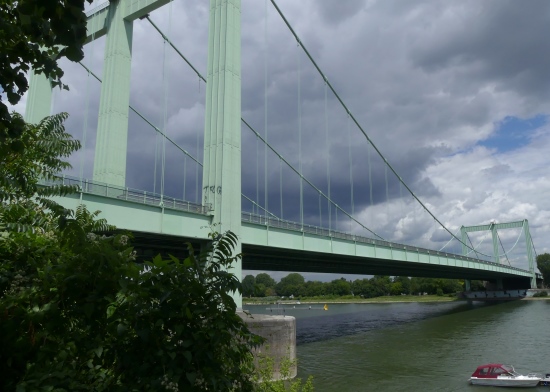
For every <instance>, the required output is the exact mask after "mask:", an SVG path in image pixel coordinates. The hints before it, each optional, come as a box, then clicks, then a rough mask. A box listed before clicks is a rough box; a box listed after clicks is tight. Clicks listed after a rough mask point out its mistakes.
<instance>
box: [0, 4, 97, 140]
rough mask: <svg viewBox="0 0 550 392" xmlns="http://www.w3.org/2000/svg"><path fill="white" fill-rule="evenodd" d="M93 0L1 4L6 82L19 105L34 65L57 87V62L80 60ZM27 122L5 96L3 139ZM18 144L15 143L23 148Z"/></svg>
mask: <svg viewBox="0 0 550 392" xmlns="http://www.w3.org/2000/svg"><path fill="white" fill-rule="evenodd" d="M85 1H87V2H88V3H92V0H71V1H61V0H4V1H2V4H1V5H0V53H2V56H0V86H1V87H2V90H3V91H4V92H5V94H6V96H7V99H8V101H9V102H10V103H11V104H12V105H15V104H16V103H18V102H19V100H20V99H21V97H22V96H23V94H25V92H26V91H27V90H28V87H29V86H28V83H27V78H26V76H25V74H26V73H28V72H29V70H30V68H31V67H32V69H33V70H34V72H36V73H43V74H44V75H45V76H46V77H48V78H49V79H50V80H51V83H52V86H61V87H63V88H67V86H65V85H63V84H62V82H61V77H62V76H63V71H62V70H61V68H59V66H58V65H57V61H58V60H59V59H60V58H62V57H66V58H67V59H69V60H71V61H80V60H82V58H83V57H84V52H83V50H82V46H83V45H84V41H85V40H86V14H85V13H84V3H85ZM23 128H24V121H23V120H22V118H21V117H12V116H11V115H10V114H9V112H8V108H7V106H6V104H5V103H3V102H1V98H0V144H4V143H5V142H6V139H7V138H11V139H14V138H15V139H17V138H18V136H19V135H20V134H21V133H23ZM20 147H21V145H20V144H19V143H16V144H15V145H13V148H16V149H17V148H20Z"/></svg>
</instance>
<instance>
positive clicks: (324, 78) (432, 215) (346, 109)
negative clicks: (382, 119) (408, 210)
mask: <svg viewBox="0 0 550 392" xmlns="http://www.w3.org/2000/svg"><path fill="white" fill-rule="evenodd" d="M270 1H271V3H272V4H273V6H274V7H275V9H276V10H277V12H278V13H279V16H280V17H281V18H282V19H283V21H284V22H285V24H286V26H287V27H288V29H289V30H290V32H291V33H292V35H293V36H294V38H295V39H296V41H297V42H298V44H299V45H300V46H301V48H302V49H303V50H304V53H305V54H306V55H307V57H308V58H309V60H310V61H311V63H312V64H313V66H314V67H315V69H316V70H317V72H318V73H319V74H320V75H321V77H322V78H323V80H324V81H325V82H326V83H327V85H328V87H329V88H330V90H331V91H332V93H333V94H334V96H335V97H336V99H338V101H339V102H340V105H341V106H342V107H343V108H344V110H345V111H346V112H347V113H348V115H349V116H350V117H351V119H352V120H353V122H354V123H355V125H356V126H357V128H358V129H359V130H360V131H361V133H362V134H363V135H364V137H365V138H366V139H367V140H368V141H369V142H370V144H371V145H372V146H373V148H374V150H375V151H376V152H377V153H378V155H379V156H380V158H382V159H383V161H384V163H385V164H386V165H387V166H388V168H389V169H390V170H391V171H392V172H393V174H394V175H395V176H396V177H397V178H398V179H399V181H400V182H401V183H402V184H403V186H404V187H405V188H406V189H407V191H409V193H410V194H411V195H412V196H413V197H414V198H415V199H416V201H417V202H418V203H419V204H420V205H421V206H422V208H423V209H424V210H425V211H426V212H427V213H428V214H430V216H431V217H432V218H433V219H434V220H435V221H436V222H437V223H438V224H439V225H440V226H441V227H442V228H443V229H444V230H445V231H446V232H447V233H449V234H450V235H451V236H453V235H454V234H453V233H452V232H451V231H450V230H449V229H448V228H447V227H446V226H445V225H444V224H443V223H442V222H441V221H440V220H439V219H437V217H436V216H435V215H434V214H433V213H432V212H431V211H430V210H429V209H428V207H426V205H425V204H424V203H423V202H422V201H421V200H420V199H419V198H418V196H416V194H415V193H414V192H413V191H412V189H411V188H409V186H408V185H407V184H406V183H405V182H404V181H403V179H402V178H401V176H400V175H399V174H398V173H397V171H396V170H395V169H394V168H393V166H392V165H390V163H389V162H388V160H387V159H386V158H385V157H384V155H383V154H382V152H381V151H380V150H379V149H378V147H376V145H375V144H374V143H373V142H372V141H371V139H370V137H369V136H368V135H367V133H366V132H365V130H364V129H363V127H362V126H361V124H359V121H358V120H357V119H356V118H355V116H354V115H353V113H351V111H350V110H349V109H348V107H347V106H346V104H345V103H344V101H343V100H342V98H340V96H339V95H338V93H337V92H336V90H335V89H334V87H333V86H332V84H331V83H330V82H329V81H328V79H327V77H326V76H325V74H324V73H323V72H322V71H321V68H320V67H319V65H317V63H316V62H315V60H314V59H313V57H312V56H311V54H310V53H309V51H308V50H307V48H306V47H305V46H304V44H303V42H302V41H301V40H300V37H298V34H296V32H295V31H294V29H293V28H292V26H291V25H290V23H289V22H288V20H287V19H286V17H285V16H284V14H283V13H282V11H281V9H280V8H279V6H278V5H277V3H276V2H275V0H270ZM456 239H457V241H459V242H460V243H463V242H462V240H461V239H459V238H456ZM464 245H465V246H467V247H468V245H467V244H464ZM476 254H477V253H476Z"/></svg>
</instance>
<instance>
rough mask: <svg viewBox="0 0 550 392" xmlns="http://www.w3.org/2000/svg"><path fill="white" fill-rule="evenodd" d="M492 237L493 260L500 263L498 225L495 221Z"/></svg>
mask: <svg viewBox="0 0 550 392" xmlns="http://www.w3.org/2000/svg"><path fill="white" fill-rule="evenodd" d="M491 237H492V238H493V261H494V262H495V263H497V264H498V263H500V257H498V233H497V226H496V224H494V223H491Z"/></svg>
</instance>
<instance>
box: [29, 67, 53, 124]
mask: <svg viewBox="0 0 550 392" xmlns="http://www.w3.org/2000/svg"><path fill="white" fill-rule="evenodd" d="M51 106H52V85H51V83H50V81H49V80H48V78H46V77H45V76H44V75H43V74H38V75H37V74H35V73H34V72H32V71H31V76H30V80H29V94H28V97H27V106H26V107H25V121H26V122H28V123H31V124H37V123H39V122H40V121H41V120H42V119H43V118H44V117H47V116H49V115H50V114H51Z"/></svg>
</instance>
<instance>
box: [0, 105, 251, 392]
mask: <svg viewBox="0 0 550 392" xmlns="http://www.w3.org/2000/svg"><path fill="white" fill-rule="evenodd" d="M65 117H66V116H65V115H58V116H53V117H50V118H47V119H44V120H43V121H42V122H41V123H40V124H38V125H36V126H35V125H26V126H25V127H24V129H23V132H22V134H21V135H20V137H19V140H20V141H21V142H22V143H24V148H15V149H5V150H4V152H6V154H5V155H4V154H3V155H2V156H0V159H1V160H2V164H3V169H5V170H3V171H2V173H1V176H0V194H1V195H2V198H1V199H0V374H1V375H2V377H0V390H6V391H8V390H9V391H15V390H17V391H20V392H23V391H37V390H44V391H77V390H79V391H132V390H139V391H157V390H160V389H167V390H174V391H179V390H185V391H192V390H205V389H207V390H223V391H231V390H235V391H247V390H252V389H253V387H254V384H253V381H252V375H251V373H250V372H249V371H248V370H249V369H250V367H249V363H250V350H251V347H253V346H254V345H255V344H257V343H258V342H259V338H258V337H257V336H255V335H253V334H251V333H250V332H249V331H248V329H247V327H246V324H245V323H244V321H243V320H242V319H241V318H240V317H239V316H238V315H237V313H236V305H235V302H234V301H233V299H232V297H231V293H232V292H235V291H240V290H241V284H240V282H239V280H238V279H237V277H235V276H234V275H233V274H231V273H230V272H228V269H229V267H230V265H231V264H232V263H234V262H236V261H237V260H238V258H239V257H240V255H237V256H233V255H232V252H233V249H234V247H235V244H236V241H237V239H236V237H235V235H234V234H232V233H226V234H224V235H220V236H218V235H217V234H215V233H214V234H213V235H212V241H211V247H210V248H209V249H207V250H206V251H205V253H203V254H201V255H200V256H197V255H195V252H194V251H193V249H191V248H189V257H187V258H186V259H185V260H179V259H177V258H174V257H171V258H168V259H162V258H160V257H157V258H155V259H154V260H152V261H150V262H148V263H146V264H144V265H138V264H136V263H135V262H134V259H135V252H133V249H132V248H131V246H130V243H129V240H130V237H131V236H129V235H128V234H125V233H117V232H114V231H113V229H114V228H113V227H112V226H109V225H108V224H107V222H106V221H105V220H104V219H98V215H99V212H94V213H91V212H89V211H88V210H87V209H86V208H85V207H84V206H80V207H79V208H78V209H77V210H76V211H70V210H66V209H64V208H63V207H61V206H60V205H58V204H56V203H54V202H53V201H51V200H50V199H48V196H51V195H61V194H65V193H66V192H70V191H71V190H74V189H72V188H67V187H63V186H56V185H54V186H50V187H44V186H42V185H40V184H39V179H40V178H46V179H54V177H55V175H56V174H58V173H59V172H60V171H61V170H63V169H65V168H67V167H69V166H68V164H67V163H66V162H65V161H64V160H63V157H66V156H67V155H68V154H70V152H72V151H74V150H75V149H77V148H78V147H79V143H78V142H75V141H73V140H72V139H71V138H70V136H69V135H67V134H66V133H65V132H64V128H63V120H64V119H65Z"/></svg>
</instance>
